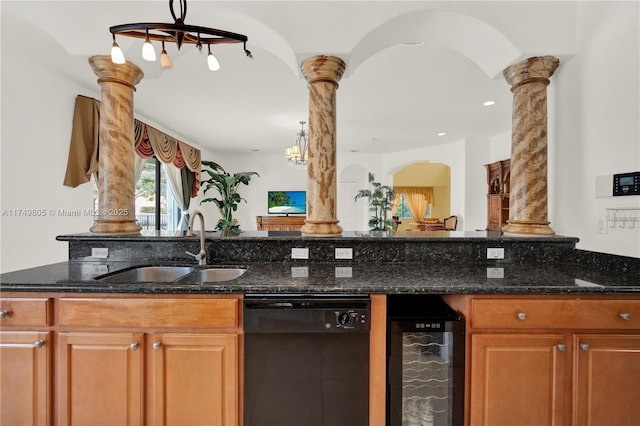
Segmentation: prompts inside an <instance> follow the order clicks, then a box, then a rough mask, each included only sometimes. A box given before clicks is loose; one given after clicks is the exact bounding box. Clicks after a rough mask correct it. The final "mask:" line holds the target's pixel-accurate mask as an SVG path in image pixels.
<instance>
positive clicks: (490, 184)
mask: <svg viewBox="0 0 640 426" xmlns="http://www.w3.org/2000/svg"><path fill="white" fill-rule="evenodd" d="M485 167H486V169H487V230H488V231H490V230H491V231H494V230H500V229H502V227H503V226H505V225H506V224H507V220H508V219H509V189H510V187H511V160H510V159H506V160H502V161H496V162H495V163H491V164H485Z"/></svg>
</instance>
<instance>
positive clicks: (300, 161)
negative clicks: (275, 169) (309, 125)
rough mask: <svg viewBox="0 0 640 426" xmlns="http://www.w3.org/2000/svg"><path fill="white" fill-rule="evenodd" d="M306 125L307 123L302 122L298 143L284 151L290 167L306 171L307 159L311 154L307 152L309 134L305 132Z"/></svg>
mask: <svg viewBox="0 0 640 426" xmlns="http://www.w3.org/2000/svg"><path fill="white" fill-rule="evenodd" d="M304 123H306V122H305V121H301V122H300V125H301V128H300V131H299V132H298V138H297V139H296V143H295V144H293V145H291V146H290V147H287V149H286V150H285V151H284V158H286V159H287V161H288V162H289V165H290V166H291V167H296V168H299V169H304V168H305V167H307V162H308V160H307V157H308V153H309V152H308V150H307V132H305V130H304Z"/></svg>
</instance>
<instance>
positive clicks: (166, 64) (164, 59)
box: [160, 42, 173, 68]
mask: <svg viewBox="0 0 640 426" xmlns="http://www.w3.org/2000/svg"><path fill="white" fill-rule="evenodd" d="M172 65H173V64H172V63H171V58H169V55H167V51H166V50H165V48H164V42H162V53H160V67H161V68H171V66H172Z"/></svg>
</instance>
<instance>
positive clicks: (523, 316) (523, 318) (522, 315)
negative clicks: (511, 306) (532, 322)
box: [516, 312, 527, 321]
mask: <svg viewBox="0 0 640 426" xmlns="http://www.w3.org/2000/svg"><path fill="white" fill-rule="evenodd" d="M516 316H517V317H518V319H519V320H520V321H524V320H526V319H527V314H525V313H524V312H518V313H517V314H516Z"/></svg>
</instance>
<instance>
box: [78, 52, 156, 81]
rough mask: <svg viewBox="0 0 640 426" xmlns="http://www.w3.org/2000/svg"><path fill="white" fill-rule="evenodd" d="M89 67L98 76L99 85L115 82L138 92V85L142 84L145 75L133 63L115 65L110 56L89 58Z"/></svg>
mask: <svg viewBox="0 0 640 426" xmlns="http://www.w3.org/2000/svg"><path fill="white" fill-rule="evenodd" d="M89 65H91V69H92V70H93V72H94V74H95V75H97V76H98V84H102V83H103V82H108V81H110V82H113V83H120V84H124V85H125V86H128V87H130V88H132V89H133V90H136V87H135V86H136V84H138V83H140V80H142V77H144V73H143V72H142V70H141V69H140V68H139V67H138V66H137V65H136V64H134V63H133V62H129V61H127V62H125V63H124V64H114V63H113V62H112V61H111V56H110V55H96V56H91V57H90V58H89Z"/></svg>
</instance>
